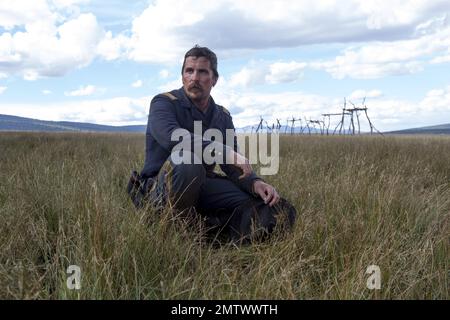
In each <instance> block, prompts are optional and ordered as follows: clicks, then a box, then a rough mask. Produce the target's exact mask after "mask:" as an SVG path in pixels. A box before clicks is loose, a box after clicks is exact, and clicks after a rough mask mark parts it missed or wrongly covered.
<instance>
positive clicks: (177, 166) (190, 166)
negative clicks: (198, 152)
mask: <svg viewBox="0 0 450 320" xmlns="http://www.w3.org/2000/svg"><path fill="white" fill-rule="evenodd" d="M192 156H193V155H192ZM170 167H171V170H170V171H171V172H170V174H169V176H168V181H167V183H168V184H169V193H170V195H171V198H172V199H173V200H174V201H175V203H176V204H177V207H180V208H187V207H190V206H194V205H195V204H196V202H197V198H198V195H199V192H200V188H201V186H202V184H203V183H204V182H205V179H206V170H205V168H204V167H203V165H202V164H196V163H195V162H191V163H184V162H181V163H176V162H175V163H174V161H173V160H172V158H171V159H170Z"/></svg>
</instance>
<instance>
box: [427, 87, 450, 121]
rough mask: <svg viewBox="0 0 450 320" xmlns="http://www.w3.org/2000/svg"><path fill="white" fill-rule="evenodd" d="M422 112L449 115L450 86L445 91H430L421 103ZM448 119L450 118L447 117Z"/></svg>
mask: <svg viewBox="0 0 450 320" xmlns="http://www.w3.org/2000/svg"><path fill="white" fill-rule="evenodd" d="M420 110H421V111H423V112H432V113H441V112H442V113H443V112H445V113H449V112H450V86H447V87H446V88H444V89H435V90H431V91H429V92H428V93H427V95H426V97H425V98H424V99H423V100H422V101H421V102H420ZM442 115H444V114H442ZM443 119H444V117H443ZM446 119H450V118H449V117H446ZM449 122H450V121H449Z"/></svg>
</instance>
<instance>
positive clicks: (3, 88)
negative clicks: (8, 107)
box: [0, 87, 8, 94]
mask: <svg viewBox="0 0 450 320" xmlns="http://www.w3.org/2000/svg"><path fill="white" fill-rule="evenodd" d="M7 88H8V87H0V94H2V93H3V92H5V90H6V89H7Z"/></svg>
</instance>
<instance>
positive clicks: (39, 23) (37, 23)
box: [0, 0, 105, 80]
mask: <svg viewBox="0 0 450 320" xmlns="http://www.w3.org/2000/svg"><path fill="white" fill-rule="evenodd" d="M80 2H85V1H57V2H51V1H44V0H36V1H31V2H30V1H24V0H18V1H10V2H8V3H6V2H2V3H0V26H2V27H3V28H5V30H6V31H5V32H3V33H1V34H0V62H1V63H0V73H1V74H6V75H8V76H11V75H21V76H23V77H24V79H26V80H36V79H38V78H40V77H51V76H62V75H65V74H66V73H67V72H69V71H70V70H73V69H76V68H81V67H84V66H86V65H88V64H90V63H91V61H92V60H93V59H94V58H95V56H96V54H97V45H98V44H99V43H100V40H101V39H102V38H103V37H105V34H104V31H103V29H102V28H101V27H100V26H99V24H98V22H97V19H96V17H95V16H94V15H93V14H91V13H83V14H77V13H74V11H73V10H70V11H69V12H71V13H70V14H69V13H67V12H66V11H65V9H67V6H73V5H74V4H77V3H80ZM60 8H62V9H61V10H63V9H64V8H65V9H64V10H63V11H59V9H60Z"/></svg>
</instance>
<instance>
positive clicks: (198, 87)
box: [189, 84, 203, 90]
mask: <svg viewBox="0 0 450 320" xmlns="http://www.w3.org/2000/svg"><path fill="white" fill-rule="evenodd" d="M189 89H199V90H203V89H202V87H201V86H199V85H197V84H193V85H190V86H189Z"/></svg>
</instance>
